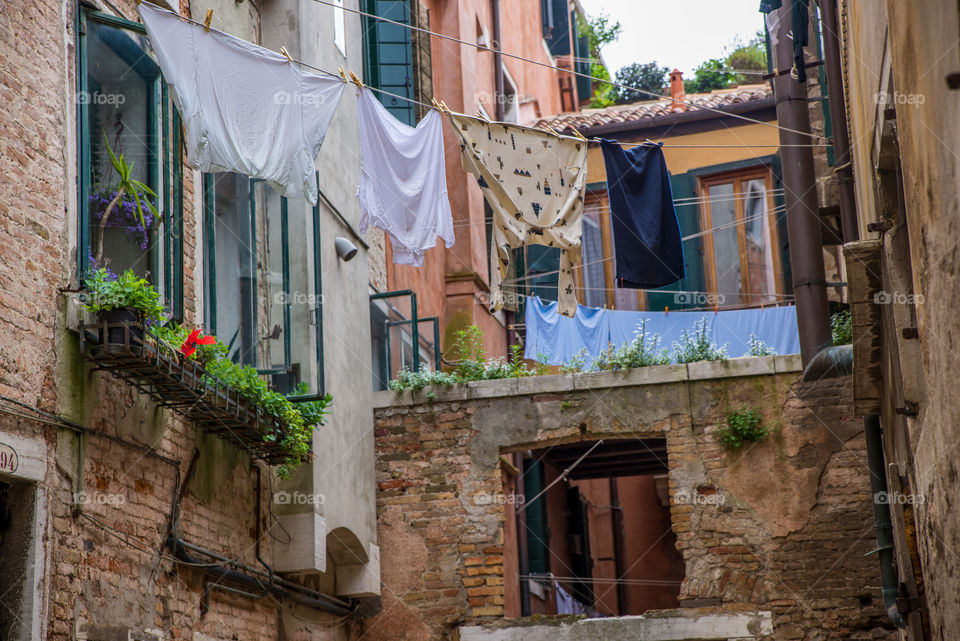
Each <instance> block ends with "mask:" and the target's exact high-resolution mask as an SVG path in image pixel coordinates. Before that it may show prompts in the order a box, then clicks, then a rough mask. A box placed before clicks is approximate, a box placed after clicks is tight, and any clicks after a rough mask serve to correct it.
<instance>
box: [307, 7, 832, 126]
mask: <svg viewBox="0 0 960 641" xmlns="http://www.w3.org/2000/svg"><path fill="white" fill-rule="evenodd" d="M313 1H314V2H317V3H319V4H324V5H327V6H329V7H333V8H335V9H341V10H343V11H349V12H350V13H356V14H359V15H361V16H366V17H368V18H372V19H374V20H379V21H381V22H386V23H388V24H392V25H396V26H398V27H403V28H405V29H410V30H412V31H419V32H420V33H426V34H429V35H432V36H437V37H438V38H442V39H444V40H450V41H452V42H458V43H460V44H465V45H467V46H470V47H474V48H476V49H481V50H483V51H489V52H491V53H499V54H500V55H501V56H506V57H507V58H513V59H515V60H520V61H523V62H527V63H530V64H533V65H537V66H540V67H546V68H547V69H553V70H554V71H560V72H563V73H568V74H571V75H574V76H577V77H580V78H586V79H588V80H591V81H594V82H604V83H607V84H609V85H612V86H614V87H617V88H618V89H625V90H627V91H633V92H635V93H639V94H643V95H646V96H651V97H653V98H657V99H658V100H669V101H671V102H674V103H677V104H682V105H686V106H687V107H688V108H692V109H699V110H705V111H712V112H715V113H718V114H721V115H724V116H732V117H734V118H738V119H740V120H745V121H747V122H752V123H754V124H759V125H764V126H766V127H773V128H775V129H777V130H779V131H787V132H790V133H794V134H799V135H802V136H809V137H810V138H820V139H822V140H827V141H829V138H827V137H826V136H821V135H819V134H814V133H811V132H809V131H800V130H797V129H790V128H789V127H782V126H780V125H773V124H770V123H769V122H764V121H762V120H757V119H755V118H749V117H747V116H743V115H740V114H734V113H730V112H728V111H723V110H722V109H717V108H714V107H708V106H705V105H698V104H696V103H692V102H687V101H685V100H680V99H678V98H673V97H671V96H662V95H660V94H658V93H655V92H653V91H647V90H645V89H637V88H636V87H628V86H627V85H624V84H621V83H618V82H614V81H612V80H608V79H605V78H597V77H595V76H591V75H590V74H586V73H580V72H579V71H575V70H573V69H564V68H563V67H557V66H555V65H551V64H547V63H545V62H540V61H539V60H532V59H530V58H525V57H523V56H519V55H517V54H513V53H509V52H507V51H502V50H500V49H491V48H490V47H488V46H486V45H480V44H477V43H475V42H469V41H466V40H460V39H459V38H454V37H453V36H448V35H446V34H443V33H438V32H436V31H430V30H429V29H423V28H422V27H416V26H414V25H409V24H405V23H403V22H397V21H396V20H391V19H389V18H383V17H381V16H378V15H376V14H372V13H367V12H366V11H360V10H359V9H351V8H348V7H344V6H341V5H338V4H336V3H334V2H329V1H328V0H313ZM420 104H422V103H420Z"/></svg>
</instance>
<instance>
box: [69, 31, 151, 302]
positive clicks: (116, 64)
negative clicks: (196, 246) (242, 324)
mask: <svg viewBox="0 0 960 641" xmlns="http://www.w3.org/2000/svg"><path fill="white" fill-rule="evenodd" d="M85 51H86V60H85V69H86V75H85V78H84V79H83V80H84V82H83V84H84V85H85V88H84V89H83V90H81V92H80V94H79V96H78V99H79V102H80V104H81V106H82V108H83V112H84V114H85V118H84V124H85V125H86V127H87V132H86V136H85V137H84V138H85V143H86V145H87V146H88V148H87V150H86V151H87V154H88V156H87V158H88V163H87V166H86V168H85V170H86V172H87V176H86V178H87V183H86V184H87V185H88V191H87V193H86V194H82V197H85V198H86V201H87V202H86V205H87V220H86V238H87V239H88V247H87V249H88V251H87V256H86V257H85V259H86V262H87V265H88V266H90V267H93V266H100V267H103V266H106V267H108V268H109V269H110V270H112V271H113V272H116V273H119V272H121V271H124V270H126V269H133V270H134V271H136V272H137V273H138V274H140V275H142V276H148V277H150V280H151V281H152V282H153V284H154V286H156V287H157V289H158V290H160V291H163V287H162V274H161V273H159V271H160V270H159V266H160V265H161V264H162V257H161V255H160V252H161V251H162V243H161V242H159V241H158V237H159V233H160V231H161V228H162V224H161V223H162V220H158V219H157V218H156V217H155V216H153V215H152V213H151V212H150V210H149V208H148V207H147V206H146V205H145V204H143V203H141V211H142V213H143V219H142V220H141V218H140V216H138V214H137V207H136V199H135V197H134V194H133V193H131V192H130V190H129V189H125V188H124V185H122V184H121V179H120V173H119V172H118V171H117V168H116V167H115V166H114V163H113V162H112V161H111V158H110V154H109V152H108V146H109V149H110V150H112V152H113V153H114V155H116V157H117V158H118V159H119V158H120V157H121V156H122V158H123V162H124V163H125V164H126V165H127V166H128V167H129V168H130V169H131V170H132V171H131V174H130V178H132V179H134V180H137V181H140V182H142V183H143V184H144V185H146V186H147V187H148V188H149V189H150V190H152V191H153V192H154V193H156V194H160V193H162V187H161V184H160V176H161V172H160V169H161V167H160V165H161V162H160V158H161V156H160V142H161V141H160V139H161V135H160V132H161V126H162V125H161V121H160V113H159V109H158V105H159V96H160V82H159V81H160V69H159V67H158V66H157V65H156V63H155V62H154V61H153V59H152V58H151V57H150V56H149V55H148V53H147V51H148V42H147V38H146V36H145V35H142V34H139V33H136V32H133V31H130V30H127V29H122V28H118V27H114V26H110V25H105V24H102V23H99V22H97V21H95V20H89V21H87V31H86V35H85ZM150 200H151V202H152V204H153V205H154V206H155V207H156V208H157V209H158V210H160V211H162V203H161V202H159V199H158V198H157V197H150Z"/></svg>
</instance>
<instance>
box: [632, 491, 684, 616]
mask: <svg viewBox="0 0 960 641" xmlns="http://www.w3.org/2000/svg"><path fill="white" fill-rule="evenodd" d="M617 483H618V490H619V495H620V504H621V505H622V506H623V529H624V542H625V550H624V551H625V556H626V558H627V559H628V562H627V564H626V578H628V579H646V580H660V581H677V582H678V583H677V584H676V585H674V586H670V587H663V586H659V585H653V586H645V585H629V586H627V604H626V605H627V609H628V611H629V613H630V614H640V613H642V612H645V611H647V610H654V609H663V608H675V607H677V606H678V605H679V602H678V601H677V595H678V594H679V593H680V584H679V581H681V580H683V576H684V564H683V558H682V557H681V556H680V553H679V552H678V551H677V548H676V538H677V537H676V536H675V535H674V534H673V532H672V531H671V529H670V509H669V507H666V506H664V505H663V504H661V503H660V499H659V497H658V496H657V490H656V484H655V481H654V477H653V476H649V475H646V476H627V477H620V478H619V479H617Z"/></svg>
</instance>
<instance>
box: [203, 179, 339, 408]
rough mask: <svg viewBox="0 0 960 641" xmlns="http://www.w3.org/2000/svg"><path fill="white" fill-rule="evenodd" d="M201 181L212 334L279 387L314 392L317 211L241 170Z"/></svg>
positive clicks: (317, 382) (317, 386) (317, 370)
mask: <svg viewBox="0 0 960 641" xmlns="http://www.w3.org/2000/svg"><path fill="white" fill-rule="evenodd" d="M206 185H207V205H208V206H207V234H208V235H209V236H208V238H207V257H206V258H207V270H208V273H207V292H208V294H207V300H208V321H207V322H208V326H209V328H210V330H211V332H212V333H214V334H216V336H217V337H218V338H219V339H220V340H221V341H223V342H224V343H225V344H226V345H227V346H228V347H229V348H230V358H231V359H232V360H233V361H234V362H237V363H242V364H245V365H251V366H253V367H256V368H257V369H258V370H260V371H261V372H262V373H263V374H265V375H269V376H270V384H271V386H272V387H273V388H274V389H275V390H277V391H278V392H280V393H282V394H288V395H304V394H308V395H312V394H319V393H320V392H321V380H322V363H321V351H320V350H321V345H320V341H321V340H322V337H321V335H320V319H321V297H320V295H319V285H320V284H319V277H318V274H317V262H316V261H317V258H318V257H317V256H316V255H315V251H316V248H317V245H316V238H317V236H316V223H317V215H318V210H317V209H316V208H313V207H311V206H310V205H309V204H307V203H306V202H305V201H304V200H303V199H302V198H297V199H294V200H290V201H288V200H287V199H285V198H283V197H281V196H280V195H279V194H278V193H277V192H275V191H274V190H273V189H272V188H271V187H270V186H269V185H267V183H265V182H264V181H261V180H251V179H250V178H248V177H247V176H243V175H240V174H234V173H221V174H210V175H207V176H206ZM304 385H305V387H304Z"/></svg>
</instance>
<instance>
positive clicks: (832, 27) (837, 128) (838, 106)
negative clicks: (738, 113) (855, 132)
mask: <svg viewBox="0 0 960 641" xmlns="http://www.w3.org/2000/svg"><path fill="white" fill-rule="evenodd" d="M820 16H821V18H822V19H823V58H824V63H825V64H826V67H825V70H826V72H827V92H828V93H829V97H830V119H831V120H832V121H833V150H834V154H835V156H836V168H835V169H834V171H836V173H837V182H838V185H837V186H838V188H839V192H840V223H841V226H842V227H843V242H844V243H850V242H853V241H855V240H859V239H860V230H859V228H858V227H857V199H856V196H855V195H854V193H853V164H852V163H851V162H850V134H849V133H848V132H847V109H846V103H845V97H846V94H845V93H844V91H843V75H842V73H841V70H840V37H839V35H838V33H837V29H838V27H837V2H836V0H820Z"/></svg>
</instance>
